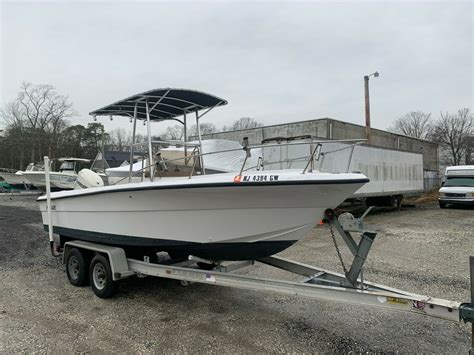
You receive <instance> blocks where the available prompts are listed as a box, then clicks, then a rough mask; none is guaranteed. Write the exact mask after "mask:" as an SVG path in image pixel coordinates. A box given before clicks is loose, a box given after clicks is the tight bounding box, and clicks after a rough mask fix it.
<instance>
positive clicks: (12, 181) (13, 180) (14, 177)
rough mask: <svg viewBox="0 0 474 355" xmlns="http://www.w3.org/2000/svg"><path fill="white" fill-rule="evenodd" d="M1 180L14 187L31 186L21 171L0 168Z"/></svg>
mask: <svg viewBox="0 0 474 355" xmlns="http://www.w3.org/2000/svg"><path fill="white" fill-rule="evenodd" d="M0 178H2V179H3V180H4V181H5V182H6V183H7V184H9V185H11V186H12V187H25V186H28V185H29V184H30V182H29V181H28V179H26V178H25V176H24V175H23V172H22V171H21V170H15V169H6V168H0Z"/></svg>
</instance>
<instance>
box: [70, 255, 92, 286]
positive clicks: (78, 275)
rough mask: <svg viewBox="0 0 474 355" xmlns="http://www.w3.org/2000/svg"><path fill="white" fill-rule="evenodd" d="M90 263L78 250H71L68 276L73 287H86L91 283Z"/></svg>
mask: <svg viewBox="0 0 474 355" xmlns="http://www.w3.org/2000/svg"><path fill="white" fill-rule="evenodd" d="M88 267H89V265H88V263H87V261H86V258H85V257H84V255H83V254H82V253H81V251H80V250H79V249H77V248H72V249H71V250H69V252H68V254H67V257H66V274H67V278H68V279H69V282H70V283H71V285H74V286H79V287H81V286H85V285H87V283H88V282H89V275H88V271H89V270H88Z"/></svg>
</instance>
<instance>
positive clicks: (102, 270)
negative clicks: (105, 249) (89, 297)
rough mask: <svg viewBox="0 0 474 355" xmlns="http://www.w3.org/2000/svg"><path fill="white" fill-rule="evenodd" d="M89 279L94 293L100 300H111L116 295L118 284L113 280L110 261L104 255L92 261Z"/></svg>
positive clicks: (95, 257) (97, 256)
mask: <svg viewBox="0 0 474 355" xmlns="http://www.w3.org/2000/svg"><path fill="white" fill-rule="evenodd" d="M89 277H90V281H91V287H92V291H94V293H95V295H96V296H97V297H100V298H109V297H112V295H113V294H114V293H115V290H116V283H115V282H114V280H113V278H112V269H111V268H110V263H109V260H108V259H107V258H106V257H105V256H103V255H100V254H98V255H96V256H94V258H93V259H92V261H91V265H90V268H89Z"/></svg>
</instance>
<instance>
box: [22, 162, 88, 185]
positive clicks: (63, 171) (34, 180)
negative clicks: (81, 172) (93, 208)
mask: <svg viewBox="0 0 474 355" xmlns="http://www.w3.org/2000/svg"><path fill="white" fill-rule="evenodd" d="M58 162H60V163H61V165H60V166H59V170H58V171H52V172H50V180H51V187H52V189H55V190H72V189H74V186H75V183H76V179H77V164H78V163H90V160H89V159H81V158H59V159H58ZM23 175H24V176H25V177H26V178H27V179H28V180H29V181H30V182H31V184H33V186H35V187H36V188H38V189H41V190H44V189H45V188H46V177H45V172H44V170H42V171H25V172H24V173H23Z"/></svg>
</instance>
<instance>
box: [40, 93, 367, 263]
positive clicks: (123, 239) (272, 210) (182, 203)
mask: <svg viewBox="0 0 474 355" xmlns="http://www.w3.org/2000/svg"><path fill="white" fill-rule="evenodd" d="M226 104H227V101H225V100H223V99H220V98H218V97H216V96H212V95H209V94H205V93H202V92H198V91H193V90H184V89H157V90H151V91H148V92H145V93H142V94H138V95H134V96H132V97H129V98H126V99H124V100H120V101H118V102H116V103H114V104H111V105H108V106H106V107H103V108H101V109H99V110H96V111H93V112H92V113H91V115H93V116H94V117H95V116H107V117H108V116H111V115H115V116H125V117H127V118H130V117H131V118H133V122H134V130H133V132H134V136H133V139H132V145H131V153H130V155H131V156H132V157H133V152H134V148H135V147H136V146H138V145H137V144H135V143H134V138H135V132H136V130H135V128H136V123H137V120H146V122H147V124H148V142H147V145H148V157H147V159H148V161H150V163H149V164H148V163H147V164H148V166H146V167H145V169H146V170H145V175H146V176H147V178H148V179H149V181H140V182H138V183H133V182H132V183H125V184H120V185H111V186H102V187H90V188H85V189H81V190H73V191H61V192H54V193H51V194H50V195H48V196H41V197H40V198H38V201H39V204H40V210H41V213H42V218H43V224H44V227H45V229H46V230H49V226H50V225H51V226H52V231H53V232H54V233H57V234H59V236H60V238H59V240H60V244H61V245H64V243H65V242H67V241H70V240H84V241H91V242H98V243H103V244H108V245H116V246H120V247H122V248H123V249H124V250H125V252H126V253H127V254H130V255H133V254H135V255H136V254H137V253H140V254H141V255H147V254H148V255H153V254H156V252H159V251H165V252H168V253H169V255H170V256H171V257H181V256H188V255H195V256H198V257H201V258H205V259H208V260H213V261H220V260H253V259H259V258H263V257H266V256H269V255H273V254H275V253H278V252H280V251H282V250H284V249H286V248H288V247H289V246H291V245H292V244H294V243H295V242H297V241H298V240H300V239H301V238H303V237H304V236H305V235H306V234H307V233H308V232H309V231H310V230H311V229H312V228H313V227H314V226H315V224H316V223H318V222H319V221H321V219H322V218H323V216H324V212H325V211H326V210H327V209H329V208H335V207H337V206H338V205H339V204H340V203H341V202H342V201H344V200H345V199H346V198H347V197H348V196H350V195H352V194H353V193H354V192H355V191H356V190H358V189H359V188H360V187H361V186H363V185H364V184H365V183H367V182H368V181H369V179H368V178H367V177H366V176H364V175H363V174H360V173H348V172H346V173H337V174H334V173H321V172H319V171H316V170H314V169H313V165H314V164H313V163H314V160H315V159H316V160H317V159H318V158H319V152H320V146H321V144H323V143H324V142H321V144H320V143H318V142H313V143H312V144H316V145H317V147H316V148H315V149H314V150H312V153H311V155H310V156H309V157H308V159H307V164H306V166H305V167H304V169H298V170H291V169H284V170H278V171H272V170H270V171H246V169H247V168H251V166H250V165H251V164H253V163H251V161H249V158H251V157H252V156H253V155H255V156H256V157H258V154H253V152H258V150H259V149H260V148H261V146H257V147H250V146H248V145H247V144H245V145H244V147H241V146H240V147H238V148H235V149H234V150H231V149H230V150H229V149H228V150H227V151H225V152H227V153H229V152H230V151H238V152H243V153H244V156H243V159H241V160H240V161H241V162H242V164H241V166H238V164H234V165H232V163H230V162H229V163H228V165H227V166H228V167H231V166H234V167H232V168H230V169H235V170H234V171H232V172H225V173H216V174H206V169H207V168H208V167H207V166H206V164H207V163H209V164H210V162H211V161H212V160H211V161H209V160H208V159H205V158H204V157H206V156H211V155H217V154H221V153H224V152H222V151H221V152H212V153H204V151H205V148H204V147H205V144H206V143H204V142H201V139H199V141H198V145H196V144H194V143H187V142H186V141H185V142H183V143H182V145H184V146H185V147H188V146H192V147H193V152H192V154H191V156H190V157H189V158H188V157H182V158H183V160H184V159H191V160H192V161H193V165H192V167H191V168H190V171H189V173H188V172H187V171H186V174H185V176H174V177H170V176H164V175H161V172H160V171H158V170H159V169H158V166H157V164H155V161H154V159H155V153H154V151H153V148H152V144H153V141H152V139H151V137H152V135H151V121H163V120H168V119H172V120H178V121H180V120H179V119H178V117H182V118H181V119H182V121H180V122H182V123H183V124H184V127H185V132H186V124H187V121H186V119H187V117H186V116H187V115H188V114H190V113H193V114H195V115H196V124H197V128H198V137H199V138H200V136H201V134H200V128H199V119H200V118H201V117H202V116H203V115H204V114H206V113H207V112H209V111H210V110H211V109H213V108H215V107H218V106H222V105H226ZM200 112H201V113H200ZM159 144H162V142H159ZM318 147H319V148H318ZM194 148H196V149H194ZM171 152H172V153H173V154H175V153H176V150H171V151H170V150H168V153H171ZM166 154H167V153H165V156H166ZM176 154H178V155H181V156H183V155H184V150H183V154H181V153H176ZM169 156H170V155H168V157H169ZM161 158H162V160H159V161H158V162H157V163H158V164H159V165H160V166H161V163H162V162H163V161H164V162H165V163H166V160H165V158H164V157H161ZM238 159H240V157H239V158H238ZM131 160H132V159H131ZM170 160H172V159H170ZM206 160H207V161H206ZM198 163H199V164H198ZM140 165H141V164H140ZM210 166H211V168H212V164H211V165H210ZM220 166H222V165H220ZM197 167H199V168H197ZM131 168H132V169H131V170H132V173H133V169H134V166H133V165H132V167H131ZM198 169H199V170H200V174H197V170H198ZM128 170H129V172H130V166H129V167H128ZM88 173H89V172H88ZM90 173H91V174H93V173H92V172H90ZM91 176H92V175H91ZM99 180H100V178H99V177H98V176H97V179H96V181H99ZM90 185H91V186H93V184H90ZM81 186H87V185H86V184H81ZM48 201H50V203H51V208H50V210H49V213H48V210H47V208H46V206H47V203H48ZM49 221H51V223H50V222H49ZM50 238H51V237H50ZM50 241H51V243H52V239H50Z"/></svg>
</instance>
